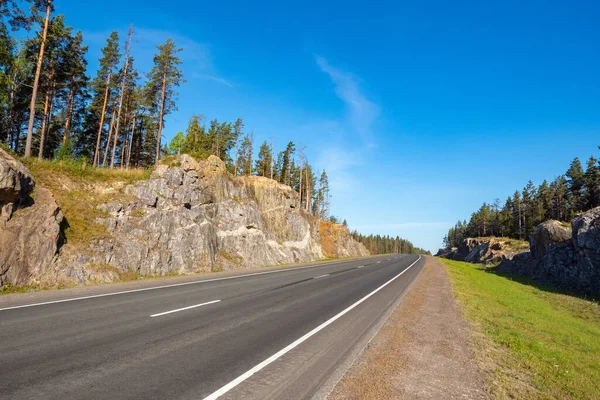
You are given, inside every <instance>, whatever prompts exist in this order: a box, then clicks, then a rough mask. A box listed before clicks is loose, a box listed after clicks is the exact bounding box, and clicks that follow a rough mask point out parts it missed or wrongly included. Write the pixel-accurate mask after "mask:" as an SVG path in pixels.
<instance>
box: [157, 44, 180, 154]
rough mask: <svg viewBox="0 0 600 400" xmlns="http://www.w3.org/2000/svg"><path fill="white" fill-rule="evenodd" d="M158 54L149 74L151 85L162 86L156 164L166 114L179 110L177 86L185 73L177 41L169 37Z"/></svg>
mask: <svg viewBox="0 0 600 400" xmlns="http://www.w3.org/2000/svg"><path fill="white" fill-rule="evenodd" d="M157 48H158V54H157V55H155V56H154V67H152V70H151V71H150V74H149V81H150V82H151V83H150V85H151V86H152V87H154V88H160V90H159V91H158V93H160V99H159V101H158V104H159V107H158V132H157V139H156V153H155V164H158V161H159V160H160V148H161V147H160V146H161V144H160V142H161V138H162V130H163V126H164V117H165V115H168V114H170V113H171V112H173V111H176V110H177V107H176V105H175V100H176V98H177V92H176V91H175V88H176V87H178V86H180V85H181V84H182V83H183V82H184V80H183V73H182V71H181V69H180V68H179V65H181V60H180V59H179V57H178V56H177V54H178V53H179V52H181V51H182V50H183V49H181V48H177V46H176V45H175V42H173V40H171V39H167V41H166V43H165V44H163V45H159V46H157Z"/></svg>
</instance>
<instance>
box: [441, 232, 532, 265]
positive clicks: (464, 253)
mask: <svg viewBox="0 0 600 400" xmlns="http://www.w3.org/2000/svg"><path fill="white" fill-rule="evenodd" d="M528 247H529V246H528V244H527V242H523V241H520V240H514V239H508V238H496V237H482V238H466V239H465V240H463V242H462V243H461V244H460V246H458V247H456V248H452V249H449V250H447V249H440V251H439V252H438V253H437V254H436V256H438V257H445V258H449V259H451V260H456V261H466V262H471V263H481V264H498V263H500V262H501V261H504V260H510V259H512V258H513V257H514V256H515V255H517V254H519V253H520V252H522V251H523V250H525V249H527V248H528Z"/></svg>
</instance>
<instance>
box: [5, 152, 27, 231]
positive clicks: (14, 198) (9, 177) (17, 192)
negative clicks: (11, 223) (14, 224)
mask: <svg viewBox="0 0 600 400" xmlns="http://www.w3.org/2000/svg"><path fill="white" fill-rule="evenodd" d="M34 187H35V182H34V180H33V177H32V176H31V172H29V170H28V169H27V168H25V166H24V165H23V164H21V163H20V162H19V161H18V160H17V159H15V158H14V157H13V156H11V155H10V154H8V153H7V152H6V151H4V150H3V149H0V223H2V222H6V221H8V220H9V219H10V217H11V216H12V213H13V211H14V210H15V209H16V208H17V207H19V206H20V205H21V204H22V203H23V202H24V201H25V200H26V199H28V198H29V194H30V193H31V192H32V191H33V188H34Z"/></svg>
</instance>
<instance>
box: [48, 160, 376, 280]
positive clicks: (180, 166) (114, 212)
mask: <svg viewBox="0 0 600 400" xmlns="http://www.w3.org/2000/svg"><path fill="white" fill-rule="evenodd" d="M171 165H173V166H167V165H161V166H159V167H158V168H157V169H156V170H155V171H154V172H153V173H152V175H151V178H150V179H149V180H147V181H139V182H136V183H134V184H132V185H129V186H127V187H126V188H125V193H127V194H129V195H131V196H132V197H133V200H131V201H130V202H129V203H127V204H118V203H110V204H104V205H101V206H100V209H101V210H102V211H104V214H105V215H104V216H103V217H102V218H100V219H99V222H100V223H102V224H103V225H104V226H106V227H107V229H108V231H109V235H110V237H107V238H106V241H98V242H97V243H93V244H92V247H93V250H92V251H91V252H90V254H91V255H90V256H89V257H88V258H86V259H84V260H83V259H81V258H78V257H76V256H75V255H73V256H70V257H65V258H63V259H61V260H60V262H59V263H60V264H61V265H63V266H64V267H61V268H64V269H65V271H69V272H68V275H69V276H70V277H72V278H73V279H75V280H76V281H77V282H80V281H81V280H82V279H86V277H87V276H88V275H86V274H85V273H84V272H82V271H85V270H86V265H88V266H90V265H94V264H99V263H106V264H109V265H110V266H112V267H113V268H114V269H115V270H116V271H118V272H119V273H124V272H135V273H137V274H140V275H146V276H147V275H166V274H173V273H176V274H187V273H193V272H207V271H217V270H229V269H239V268H251V267H256V266H262V265H276V264H280V263H290V262H300V261H311V260H315V259H320V258H323V256H324V255H323V251H322V246H321V235H320V231H319V221H318V219H316V218H314V217H313V216H312V215H309V214H305V213H304V211H302V210H298V209H296V207H295V206H296V204H297V202H298V193H296V192H295V191H294V190H292V189H291V188H290V187H288V186H285V185H281V184H280V183H278V182H276V181H273V180H270V179H267V178H262V177H233V176H231V175H230V174H229V173H228V172H227V170H226V168H225V164H224V163H223V161H221V160H220V159H218V158H216V157H209V158H208V159H206V160H200V161H196V160H195V159H193V158H192V157H189V156H187V155H182V156H180V157H179V158H177V159H176V160H174V161H173V162H172V163H171ZM336 252H337V255H338V256H340V257H347V256H358V255H367V254H368V252H367V250H366V248H365V247H364V246H363V245H362V244H359V243H357V242H355V241H354V240H353V239H352V238H351V236H350V235H349V233H348V232H347V230H345V232H343V233H342V234H340V236H339V238H338V241H337V242H336ZM87 270H92V268H88V269H87ZM104 278H106V276H101V277H100V278H94V279H104Z"/></svg>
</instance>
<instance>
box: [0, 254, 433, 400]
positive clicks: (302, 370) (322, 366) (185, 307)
mask: <svg viewBox="0 0 600 400" xmlns="http://www.w3.org/2000/svg"><path fill="white" fill-rule="evenodd" d="M424 262H425V258H421V257H419V256H416V255H398V254H396V255H386V256H376V257H368V258H362V259H354V260H343V261H334V262H327V263H315V264H307V265H301V266H296V267H292V268H280V269H264V270H260V271H259V272H251V273H248V272H239V273H236V274H233V275H232V274H227V275H219V274H209V275H206V276H195V277H186V278H185V279H179V280H177V279H176V278H173V279H159V280H148V281H144V282H143V283H140V284H137V286H131V285H129V286H127V285H121V284H114V285H102V286H100V287H98V288H85V289H84V290H82V291H80V292H77V293H78V294H77V295H73V296H72V297H64V296H65V294H63V293H61V292H64V291H56V292H55V293H50V292H48V293H42V294H39V295H38V294H36V295H35V296H27V295H16V296H15V295H11V296H10V298H9V296H0V398H10V399H12V398H14V399H41V398H43V399H134V398H135V399H216V398H221V399H240V398H244V399H310V398H323V397H325V396H326V395H327V393H328V392H329V390H330V389H331V388H332V387H333V385H335V383H336V382H337V380H338V379H339V378H340V377H341V376H342V374H343V373H344V371H345V369H346V368H347V367H348V365H349V363H350V362H351V361H352V359H353V358H354V357H356V355H357V354H358V352H359V351H360V350H361V349H362V348H363V347H364V345H365V343H366V342H367V341H368V340H369V339H370V338H371V337H372V336H373V334H374V333H375V332H376V330H377V328H378V327H379V326H380V325H381V323H382V321H383V320H384V319H385V316H386V315H388V313H389V312H391V310H392V309H393V306H394V305H396V304H397V303H398V301H399V299H400V298H401V295H402V294H403V293H404V292H405V291H406V290H407V288H408V287H409V286H410V283H411V282H412V281H413V280H414V279H415V277H416V276H417V274H418V273H419V272H420V270H421V269H422V267H423V265H424ZM173 282H175V283H173ZM64 293H68V292H64Z"/></svg>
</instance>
